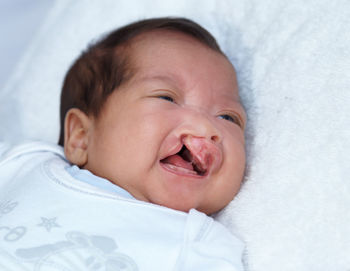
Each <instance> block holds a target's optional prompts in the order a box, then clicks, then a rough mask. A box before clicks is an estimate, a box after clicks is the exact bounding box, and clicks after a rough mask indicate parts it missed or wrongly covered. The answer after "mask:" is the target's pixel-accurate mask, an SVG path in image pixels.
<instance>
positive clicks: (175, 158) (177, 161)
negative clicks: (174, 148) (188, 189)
mask: <svg viewBox="0 0 350 271" xmlns="http://www.w3.org/2000/svg"><path fill="white" fill-rule="evenodd" d="M162 162H163V163H166V164H171V165H174V166H177V167H182V168H186V169H188V170H192V171H193V170H194V169H193V166H192V163H191V162H187V161H185V160H184V159H182V157H181V156H180V155H177V154H175V155H171V156H169V157H167V158H165V159H164V160H162Z"/></svg>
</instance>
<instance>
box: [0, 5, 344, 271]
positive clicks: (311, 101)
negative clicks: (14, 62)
mask: <svg viewBox="0 0 350 271" xmlns="http://www.w3.org/2000/svg"><path fill="white" fill-rule="evenodd" d="M166 15H180V16H187V17H189V18H192V19H194V20H195V21H197V22H199V23H200V24H202V25H203V26H205V27H206V28H208V29H209V30H210V31H211V32H212V33H213V34H214V35H215V36H216V37H217V38H218V40H219V43H220V44H221V45H222V47H223V49H224V51H225V52H226V53H227V54H228V56H229V57H230V58H231V60H232V61H233V63H234V65H235V66H236V69H237V72H238V78H239V82H240V90H241V95H242V98H243V101H244V104H245V107H246V109H247V112H248V116H249V126H248V130H247V151H248V168H247V176H246V180H245V184H244V185H243V187H242V190H241V192H240V193H239V195H238V196H237V197H236V199H235V200H234V201H233V202H232V203H231V204H230V205H229V206H228V207H227V208H226V209H225V210H224V211H222V212H221V213H219V214H218V215H217V219H219V220H220V221H221V222H222V223H224V224H225V225H226V226H228V227H229V228H230V229H231V230H232V231H233V232H234V233H236V234H237V235H238V236H240V237H241V238H242V239H243V240H244V241H245V243H246V253H245V258H244V260H245V263H246V268H247V270H248V271H266V270H269V271H281V270H283V271H292V270H293V271H294V270H295V271H310V270H311V271H313V270H315V271H323V270H324V271H329V270H332V271H350V226H349V224H350V208H349V207H350V180H349V176H350V159H349V154H350V109H349V106H350V75H349V74H350V2H349V1H347V0H332V1H331V0H328V1H324V0H307V1H305V0H279V1H277V0H265V1H259V0H245V1H242V0H217V1H200V0H197V1H196V0H176V1H144V0H128V1H121V0H119V1H114V0H101V1H82V0H77V1H68V0H65V1H63V0H57V1H56V2H55V5H54V6H53V8H52V10H51V13H50V14H49V15H48V18H47V19H46V21H45V24H44V26H43V28H42V29H41V31H40V32H39V34H38V36H37V37H36V39H35V40H34V42H33V43H32V44H31V46H30V47H29V48H28V51H27V52H26V54H25V57H24V58H23V60H22V62H21V63H20V65H19V66H18V67H17V69H16V71H17V72H16V73H15V74H14V75H13V77H12V78H11V79H10V80H9V82H8V84H7V87H6V88H5V89H4V90H3V91H1V92H0V118H1V125H0V139H7V140H11V141H17V140H19V139H21V138H23V137H25V138H39V139H44V140H49V141H53V142H55V141H56V140H57V135H58V106H59V105H58V104H59V92H60V87H61V83H62V79H63V76H64V74H65V72H66V70H67V69H68V67H69V65H70V63H71V62H72V61H73V59H74V58H76V57H77V55H78V54H79V52H80V51H81V50H82V49H83V48H85V47H86V44H87V43H88V42H89V41H90V40H91V39H92V38H93V37H96V36H98V35H99V34H101V33H104V32H107V31H109V30H111V29H113V28H115V27H118V26H121V25H123V24H125V23H128V22H131V21H133V20H136V19H141V18H146V17H154V16H166Z"/></svg>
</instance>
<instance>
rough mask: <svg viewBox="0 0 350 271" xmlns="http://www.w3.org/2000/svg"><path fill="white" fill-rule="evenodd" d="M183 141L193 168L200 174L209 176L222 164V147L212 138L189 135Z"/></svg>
mask: <svg viewBox="0 0 350 271" xmlns="http://www.w3.org/2000/svg"><path fill="white" fill-rule="evenodd" d="M182 142H183V144H184V145H185V146H186V148H187V149H188V151H189V153H190V155H191V160H192V165H193V168H194V169H195V170H196V172H197V173H198V174H199V175H201V176H207V175H209V174H211V173H212V172H213V171H215V170H217V169H218V168H219V166H220V165H221V163H222V152H221V149H219V147H218V146H217V145H216V144H215V143H213V142H211V141H210V140H208V139H206V138H204V137H194V136H191V135H188V136H186V137H183V138H182Z"/></svg>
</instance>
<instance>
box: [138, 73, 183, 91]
mask: <svg viewBox="0 0 350 271" xmlns="http://www.w3.org/2000/svg"><path fill="white" fill-rule="evenodd" d="M136 81H137V82H139V81H140V82H142V81H166V82H168V83H170V84H172V85H174V86H176V87H177V88H179V89H182V88H183V87H184V86H185V83H184V80H183V79H182V78H181V77H180V76H178V75H176V74H171V75H149V74H145V75H142V76H141V77H140V78H138V79H137V80H136Z"/></svg>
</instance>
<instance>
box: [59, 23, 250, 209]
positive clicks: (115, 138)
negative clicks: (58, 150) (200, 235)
mask: <svg viewBox="0 0 350 271" xmlns="http://www.w3.org/2000/svg"><path fill="white" fill-rule="evenodd" d="M245 119H246V117H245V111H244V109H243V107H242V105H241V103H240V99H239V94H238V86H237V81H236V75H235V71H234V67H233V66H232V64H231V63H230V62H229V60H228V59H227V58H226V56H225V55H224V54H223V53H222V52H221V50H220V48H219V46H218V45H217V43H216V41H215V39H214V38H213V37H212V36H211V35H210V34H209V33H208V32H207V31H206V30H205V29H203V28H202V27H201V26H199V25H197V24H196V23H194V22H192V21H190V20H187V19H182V18H160V19H151V20H144V21H140V22H136V23H134V24H131V25H128V26H126V27H123V28H120V29H117V30H116V31H114V32H112V33H110V34H109V35H108V36H106V37H105V38H103V39H102V40H100V41H99V42H97V43H96V44H95V45H93V46H91V47H90V48H89V49H88V50H87V51H85V52H83V54H82V55H81V56H80V58H79V59H78V60H77V61H76V62H75V63H74V64H73V66H72V67H71V69H70V70H69V72H68V74H67V76H66V78H65V82H64V86H63V90H62V96H61V134H60V140H59V144H61V145H63V146H64V151H65V155H66V157H67V159H68V160H69V161H70V162H71V163H73V164H76V165H78V166H79V167H81V168H85V169H88V170H90V171H91V172H92V173H94V174H95V175H97V176H100V177H103V178H106V179H108V180H109V181H111V182H113V183H115V184H117V185H119V186H120V187H122V188H124V189H126V190H127V191H128V192H129V193H131V194H132V195H133V196H134V197H135V198H137V199H139V200H143V201H147V202H152V203H155V204H159V205H163V206H166V207H169V208H173V209H177V210H181V211H188V210H189V209H191V208H196V209H197V210H199V211H202V212H205V213H207V214H211V213H214V212H216V211H218V210H220V209H222V208H223V207H224V206H226V205H227V204H228V203H229V202H230V201H231V200H232V199H233V197H234V196H235V195H236V193H237V192H238V190H239V187H240V184H241V182H242V179H243V174H244V169H245V146H244V126H245V121H246V120H245Z"/></svg>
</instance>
